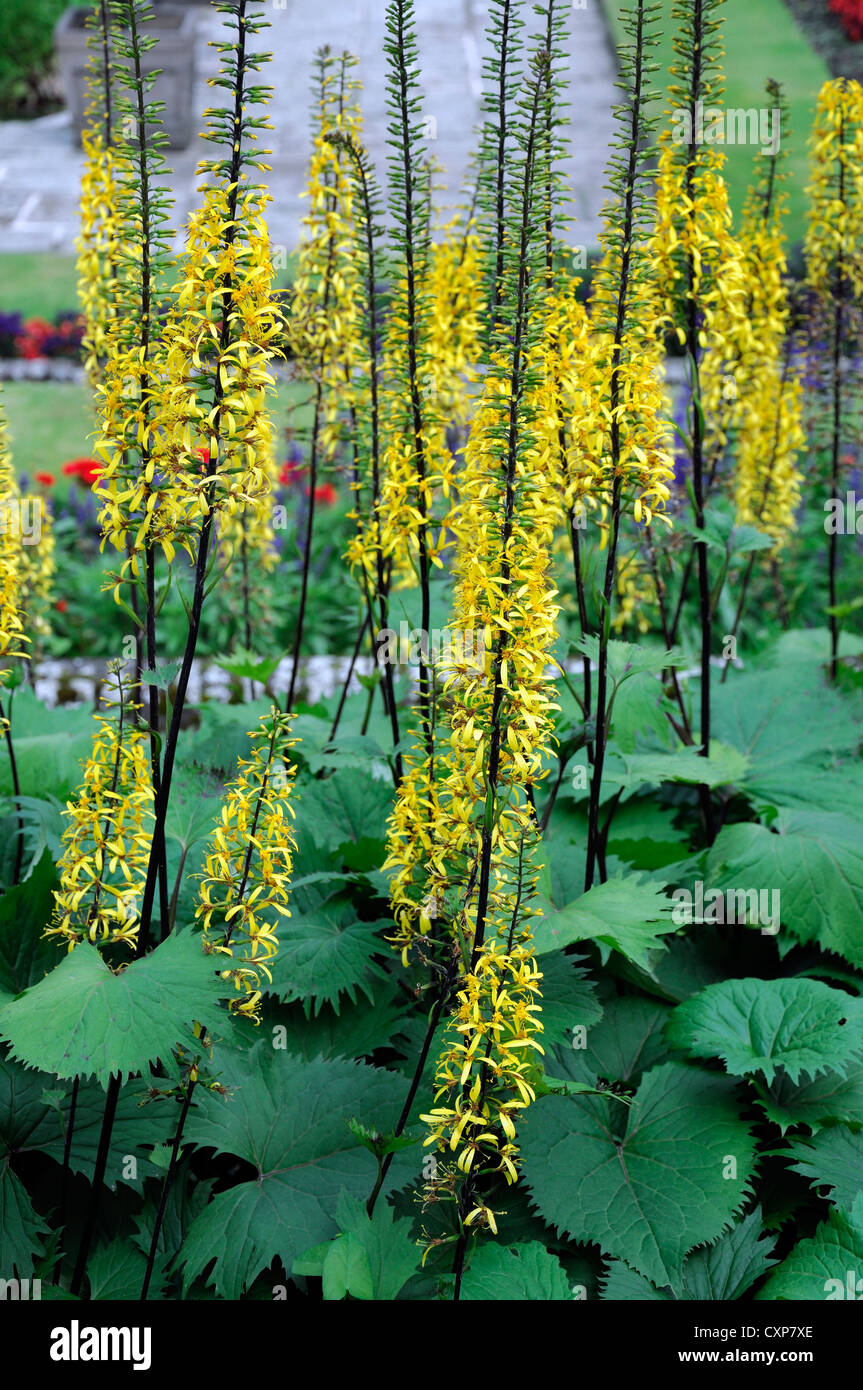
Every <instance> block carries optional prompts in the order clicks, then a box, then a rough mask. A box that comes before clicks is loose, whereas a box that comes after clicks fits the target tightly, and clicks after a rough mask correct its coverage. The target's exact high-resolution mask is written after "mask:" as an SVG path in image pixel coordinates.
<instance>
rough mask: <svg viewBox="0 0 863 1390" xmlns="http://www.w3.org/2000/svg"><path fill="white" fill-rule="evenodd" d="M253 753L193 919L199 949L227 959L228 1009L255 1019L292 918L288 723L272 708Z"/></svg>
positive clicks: (242, 765)
mask: <svg viewBox="0 0 863 1390" xmlns="http://www.w3.org/2000/svg"><path fill="white" fill-rule="evenodd" d="M249 737H250V738H251V740H252V755H251V757H250V758H248V759H244V758H241V759H240V762H239V773H238V775H237V777H236V778H235V779H234V780H233V781H232V782H231V783H230V784H229V785H228V787H227V789H226V795H225V800H224V804H223V807H222V814H221V820H220V823H219V825H218V826H217V827H216V829H215V830H214V831H213V835H212V840H211V845H210V847H209V849H208V852H207V856H206V861H205V866H204V873H203V875H202V882H201V890H200V894H199V903H198V907H197V909H196V916H197V917H199V918H201V920H202V921H203V924H204V940H205V948H204V949H205V950H207V951H210V952H215V953H216V954H217V955H220V956H226V957H228V958H229V959H230V961H231V964H230V965H228V964H227V961H226V962H225V969H224V970H223V971H222V978H223V979H231V980H232V981H233V984H234V988H235V990H236V991H237V993H238V995H239V996H240V997H239V998H238V999H235V1000H234V1001H233V1002H232V1006H231V1007H232V1010H233V1011H234V1012H235V1013H238V1014H243V1015H245V1016H246V1017H249V1018H252V1019H253V1020H254V1021H255V1022H256V1023H257V1022H259V1021H260V1014H259V1009H260V999H261V980H262V979H264V980H266V981H267V982H272V975H271V973H270V969H269V962H270V961H272V959H273V958H274V956H275V955H276V952H277V950H278V937H277V935H276V927H277V925H278V920H279V918H280V917H290V915H291V914H290V912H289V910H288V906H287V901H288V892H289V883H290V875H291V865H292V858H291V850H292V849H293V848H295V845H294V837H293V830H292V826H293V816H294V810H293V807H292V805H291V801H290V790H291V782H292V777H293V768H292V766H291V765H290V764H289V763H288V762H287V754H288V750H289V748H290V747H291V739H290V723H289V720H288V718H287V716H286V715H284V714H282V713H281V712H280V711H278V710H276V709H272V710H271V711H270V715H269V718H268V719H265V720H263V721H262V722H261V724H260V726H259V727H258V728H257V729H253V730H251V731H250V734H249Z"/></svg>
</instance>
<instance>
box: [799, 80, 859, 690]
mask: <svg viewBox="0 0 863 1390" xmlns="http://www.w3.org/2000/svg"><path fill="white" fill-rule="evenodd" d="M810 150H811V155H810V159H811V181H810V185H809V188H808V193H809V200H810V201H809V215H808V220H807V227H806V239H805V253H806V268H807V280H808V284H809V286H810V288H811V289H812V291H813V294H814V298H815V305H816V309H815V313H814V316H813V330H814V331H813V336H814V337H815V339H816V342H817V340H818V339H825V338H826V348H827V352H826V361H825V364H824V368H823V372H824V386H825V388H826V392H827V394H828V397H829V425H828V429H827V440H826V444H827V449H828V451H829V459H830V489H831V495H832V497H833V498H834V499H835V498H837V497H838V495H839V484H840V479H841V472H842V457H843V452H844V451H845V450H846V449H847V445H848V442H849V439H850V438H852V437H853V436H854V434H855V433H856V431H857V430H858V429H859V421H858V419H857V418H856V417H857V416H858V412H859V406H858V405H857V403H856V400H855V396H854V392H855V390H856V383H855V382H854V380H853V379H852V380H849V376H850V373H849V371H848V365H847V364H848V361H849V359H850V358H851V357H852V356H853V351H854V349H855V348H859V344H860V342H861V337H863V333H861V311H863V174H861V169H863V87H861V85H860V83H859V82H854V81H850V80H848V79H846V78H842V77H837V78H834V79H833V80H832V81H829V82H825V83H824V86H823V87H822V88H821V91H820V92H819V94H818V103H817V106H816V110H815V124H814V126H813V130H812V139H811V143H810ZM837 536H838V532H837V528H836V527H835V526H834V527H833V528H832V530H831V531H830V539H829V549H828V555H829V559H828V586H829V605H830V673H831V678H832V679H833V680H834V681H835V680H836V677H837V672H838V661H839V628H840V619H839V614H838V612H837V604H838V593H837V574H838V563H839V546H838V539H837Z"/></svg>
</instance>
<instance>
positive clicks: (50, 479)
mask: <svg viewBox="0 0 863 1390" xmlns="http://www.w3.org/2000/svg"><path fill="white" fill-rule="evenodd" d="M33 477H34V478H35V479H36V482H37V483H40V484H41V485H42V487H53V486H54V484H55V482H56V481H57V479H56V478H55V477H54V474H53V473H34V474H33Z"/></svg>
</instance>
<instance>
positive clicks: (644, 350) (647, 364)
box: [585, 0, 673, 889]
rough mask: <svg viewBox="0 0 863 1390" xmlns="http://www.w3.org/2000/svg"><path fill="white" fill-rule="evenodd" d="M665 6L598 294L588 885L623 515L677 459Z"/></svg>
mask: <svg viewBox="0 0 863 1390" xmlns="http://www.w3.org/2000/svg"><path fill="white" fill-rule="evenodd" d="M656 12H657V9H656V7H655V6H653V5H649V4H646V3H644V0H636V3H635V4H634V5H633V7H632V9H631V11H630V12H629V13H628V14H627V15H626V18H625V20H624V24H625V27H626V32H627V34H628V36H629V39H630V42H629V43H628V44H625V45H623V47H622V49H621V86H622V89H623V91H624V93H625V100H624V101H623V102H622V103H621V104H620V105H618V106H617V107H616V108H615V116H616V118H617V121H618V124H619V126H620V132H621V133H620V137H619V140H618V142H617V145H616V152H615V153H614V154H613V155H612V157H611V161H610V173H609V181H608V186H609V188H610V190H611V200H610V202H609V203H608V205H607V207H606V211H605V229H604V231H603V233H602V234H601V241H602V244H603V257H602V261H601V262H600V265H599V268H598V271H597V277H596V287H595V290H594V295H593V303H592V312H591V321H592V325H593V328H594V332H595V335H596V337H595V345H594V355H593V363H592V376H593V392H592V400H591V403H590V422H589V427H588V440H587V457H588V461H589V462H588V467H589V469H590V470H591V472H592V473H593V476H594V479H595V484H596V485H598V487H599V489H600V493H601V497H602V500H603V504H604V508H605V515H606V521H605V532H606V534H605V546H606V562H605V576H604V581H603V588H602V605H601V610H600V614H601V628H600V634H599V658H598V669H597V685H596V709H595V721H594V723H595V735H594V758H593V767H592V771H591V779H590V799H589V810H588V840H587V864H586V872H585V888H586V889H588V888H590V887H591V886H592V885H593V880H594V873H595V871H596V865H597V858H598V856H599V853H600V826H599V806H600V799H601V793H602V776H603V770H604V764H605V748H606V743H607V738H608V728H607V721H608V710H607V700H608V641H609V635H610V630H611V620H612V612H611V608H612V600H613V597H614V591H615V579H616V570H617V553H618V542H619V537H620V525H621V518H622V516H623V515H624V513H625V511H626V510H629V509H631V513H632V517H633V519H634V521H635V523H636V525H643V526H645V527H647V526H649V525H650V523H651V521H652V519H653V517H654V516H660V517H661V516H662V509H663V507H664V505H665V502H666V500H667V498H668V496H669V488H668V483H669V480H670V479H671V478H672V477H673V468H672V465H671V460H670V457H669V452H668V445H669V440H668V432H667V427H666V426H665V424H664V422H663V408H664V391H663V384H662V379H661V338H660V333H659V331H658V327H659V320H660V317H661V308H660V304H659V295H658V292H657V286H656V281H655V277H654V269H653V257H652V254H651V248H650V245H649V240H648V227H649V224H650V221H651V219H652V216H653V212H654V204H653V199H652V197H651V195H650V191H649V179H650V172H649V167H648V164H649V160H650V157H651V155H652V153H653V151H652V149H651V147H650V145H649V138H650V134H651V130H652V127H653V121H652V118H651V115H650V103H651V101H652V100H653V94H652V92H651V88H650V72H651V59H650V52H651V48H652V46H653V44H654V42H655V30H654V28H653V21H654V18H655V15H656Z"/></svg>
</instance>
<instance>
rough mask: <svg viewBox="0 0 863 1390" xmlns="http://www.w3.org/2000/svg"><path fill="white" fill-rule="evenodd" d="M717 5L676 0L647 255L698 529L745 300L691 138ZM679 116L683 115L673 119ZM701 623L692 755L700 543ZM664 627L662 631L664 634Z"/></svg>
mask: <svg viewBox="0 0 863 1390" xmlns="http://www.w3.org/2000/svg"><path fill="white" fill-rule="evenodd" d="M722 3H723V0H676V3H675V5H674V7H673V10H672V16H673V18H674V19H675V20H676V21H677V23H678V31H677V34H676V35H675V39H674V51H675V60H674V63H673V64H672V77H673V81H672V84H671V86H670V87H669V94H670V98H671V100H672V102H673V103H674V110H673V112H672V115H673V116H674V117H675V118H676V120H677V121H678V123H677V124H676V125H675V129H674V131H673V134H672V133H669V132H668V131H666V132H664V133H663V136H662V140H661V148H660V155H659V169H658V177H657V225H656V235H655V239H654V254H655V257H656V261H657V267H658V275H659V277H660V281H661V285H662V291H663V299H664V304H663V309H664V312H665V314H666V315H667V320H668V323H669V325H670V327H671V329H672V330H673V331H674V332H675V333H676V334H677V338H678V341H679V342H680V345H681V346H682V347H683V348H684V350H685V353H686V358H687V363H688V369H689V388H690V412H689V414H690V418H689V421H688V438H687V446H688V453H689V458H690V463H691V476H690V479H689V482H690V483H691V489H692V492H691V496H692V505H693V514H694V520H695V525H696V528H697V529H698V530H699V531H702V530H703V529H704V525H705V518H704V508H705V500H706V473H705V449H706V439H707V437H708V425H707V423H706V418H705V407H704V401H703V397H702V363H703V359H704V356H705V352H706V350H707V349H708V344H709V345H710V350H711V351H713V352H715V353H718V354H719V357H720V360H721V361H726V360H727V359H728V358H729V356H730V355H732V354H731V352H730V351H729V344H728V342H727V339H728V335H729V331H730V329H729V325H730V324H734V325H735V327H736V328H739V331H740V332H741V333H743V332H745V329H746V320H745V301H744V294H743V285H742V272H741V267H740V255H739V249H738V247H737V244H736V242H735V241H734V238H733V237H732V235H731V213H730V209H729V207H728V195H727V190H726V187H725V183H724V180H723V177H722V167H723V163H724V155H723V154H722V153H721V151H719V150H718V149H716V147H715V146H714V145H712V144H706V143H702V142H701V120H700V113H701V111H702V110H703V109H704V107H706V106H709V105H710V104H711V103H712V102H714V101H715V100H716V99H717V98H718V97H719V96H720V95H721V90H722V88H721V74H720V68H719V62H720V56H721V49H720V45H719V30H720V24H721V21H720V16H719V12H720V8H721V5H722ZM680 118H683V119H682V121H681V119H680ZM695 556H696V567H697V573H698V592H699V609H700V627H701V693H700V749H699V751H700V753H701V755H702V756H703V757H708V756H709V752H710V645H711V631H712V623H711V614H712V602H711V588H710V575H709V569H708V556H707V543H706V541H703V540H697V541H696V542H695ZM673 631H674V629H673V628H672V635H673ZM699 796H700V802H701V815H702V821H703V824H704V831H705V835H706V837H707V839H708V841H711V842H712V840H713V838H714V834H715V826H714V815H713V803H712V799H711V795H710V790H709V788H708V787H707V786H706V784H703V783H702V784H701V786H700V788H699Z"/></svg>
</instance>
